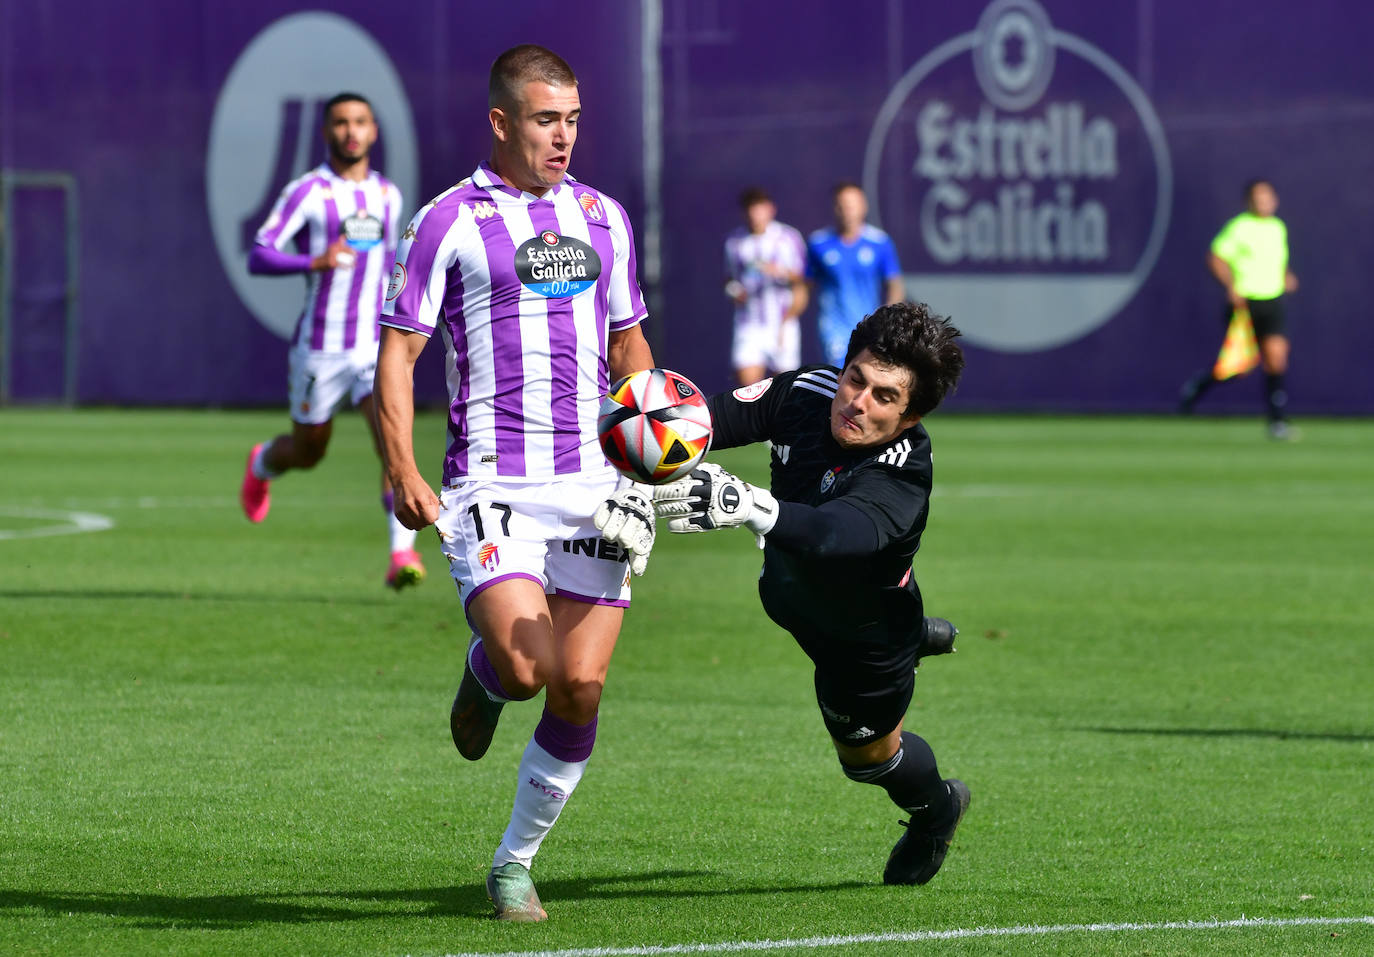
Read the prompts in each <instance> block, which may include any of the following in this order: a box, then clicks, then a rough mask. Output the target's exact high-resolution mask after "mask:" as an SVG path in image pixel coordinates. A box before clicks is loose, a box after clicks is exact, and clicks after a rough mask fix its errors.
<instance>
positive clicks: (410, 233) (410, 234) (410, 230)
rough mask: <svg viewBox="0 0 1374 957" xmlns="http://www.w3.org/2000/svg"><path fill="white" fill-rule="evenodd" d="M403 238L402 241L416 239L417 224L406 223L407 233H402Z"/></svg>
mask: <svg viewBox="0 0 1374 957" xmlns="http://www.w3.org/2000/svg"><path fill="white" fill-rule="evenodd" d="M401 238H402V239H414V238H415V224H414V223H406V231H405V232H403V233H401Z"/></svg>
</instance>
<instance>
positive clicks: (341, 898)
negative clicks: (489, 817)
mask: <svg viewBox="0 0 1374 957" xmlns="http://www.w3.org/2000/svg"><path fill="white" fill-rule="evenodd" d="M712 877H713V875H712V874H711V872H709V871H652V872H649V873H644V874H620V875H615V876H606V877H580V878H563V879H561V880H560V879H554V880H549V881H540V882H539V892H540V895H541V896H542V897H543V898H544V899H545V901H546V902H548V903H549V904H556V903H557V902H559V901H576V900H612V899H617V898H634V897H646V898H654V899H656V900H662V899H663V898H683V899H691V898H696V897H717V896H725V895H730V896H732V897H735V896H739V895H741V894H744V895H750V894H759V895H768V896H772V895H775V894H785V893H807V892H812V891H826V890H845V889H852V888H860V887H867V886H870V885H868V884H866V883H863V882H859V881H840V882H836V883H833V884H820V885H792V886H786V887H779V886H776V885H768V886H745V887H740V886H738V885H728V884H720V883H718V882H715V881H712V880H710V879H711V878H712ZM703 878H705V879H707V880H705V881H703V880H702V879H703ZM665 882H666V885H667V886H665ZM705 883H711V884H712V885H713V886H709V887H708V886H702V885H703V884H705ZM873 886H878V885H876V884H875V885H873ZM26 911H38V912H39V913H41V914H45V915H50V916H68V915H72V914H87V915H93V916H100V917H110V918H115V919H119V920H121V921H129V922H130V923H131V924H132V925H133V926H135V927H141V928H149V929H165V928H172V927H179V928H193V927H194V928H202V929H204V928H209V929H230V928H234V927H243V926H248V925H251V924H263V923H267V924H319V923H346V922H352V921H366V920H394V919H396V918H405V917H417V918H433V917H458V918H464V917H469V918H470V917H482V918H486V917H490V916H491V903H490V902H489V901H488V900H487V895H486V889H485V888H484V887H483V886H482V885H481V883H480V882H473V883H470V884H462V885H459V886H457V887H424V888H410V889H396V890H357V891H348V890H343V891H338V890H331V891H300V892H299V893H295V894H291V893H285V894H205V895H191V896H176V895H173V894H140V893H137V892H126V893H109V892H98V891H42V890H4V889H0V917H5V918H9V919H14V918H17V917H22V916H23V915H24V913H25V912H26Z"/></svg>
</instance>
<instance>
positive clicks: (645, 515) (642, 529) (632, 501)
mask: <svg viewBox="0 0 1374 957" xmlns="http://www.w3.org/2000/svg"><path fill="white" fill-rule="evenodd" d="M653 492H654V490H653V489H651V488H649V486H647V485H639V484H637V483H634V482H631V483H630V485H629V486H628V487H626V488H622V489H619V490H617V491H616V492H615V494H614V495H612V496H611V497H610V498H608V499H606V501H604V502H602V503H601V504H600V505H599V506H598V507H597V509H596V514H595V515H593V516H592V524H593V525H595V526H596V527H597V529H599V530H600V532H601V538H602V539H603V540H604V541H608V542H615V543H616V544H617V545H619V546H620V547H621V548H623V549H625V551H627V552H628V553H629V556H630V571H632V572H634V574H635V575H636V576H639V575H643V574H644V569H646V568H648V567H649V552H651V551H652V550H653V547H654V506H653V499H652V497H651V496H652V495H653Z"/></svg>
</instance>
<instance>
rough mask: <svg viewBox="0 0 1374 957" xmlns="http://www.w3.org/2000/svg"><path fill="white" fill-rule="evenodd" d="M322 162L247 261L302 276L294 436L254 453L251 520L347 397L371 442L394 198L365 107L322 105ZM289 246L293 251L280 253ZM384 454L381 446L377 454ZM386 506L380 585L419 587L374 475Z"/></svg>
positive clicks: (287, 195) (363, 103)
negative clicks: (386, 542)
mask: <svg viewBox="0 0 1374 957" xmlns="http://www.w3.org/2000/svg"><path fill="white" fill-rule="evenodd" d="M324 141H325V144H326V145H327V146H328V149H329V158H328V159H327V160H326V161H325V162H324V163H321V164H320V165H319V166H317V167H316V168H315V169H313V170H311V171H310V172H308V173H306V174H305V175H304V176H302V177H300V178H299V179H296V180H293V181H291V182H290V183H288V184H287V185H286V188H285V189H284V190H282V193H281V196H280V197H279V198H278V200H277V203H276V205H275V206H274V207H273V208H272V212H271V213H270V214H269V215H268V217H267V222H265V223H264V224H263V226H262V228H261V229H260V230H258V235H257V242H256V244H255V245H254V247H253V251H252V252H251V253H250V254H249V257H248V270H249V272H253V273H258V274H265V275H286V274H291V273H304V274H305V275H306V293H305V308H304V309H303V310H302V312H301V317H300V320H299V321H298V322H297V323H296V334H295V337H294V338H293V339H292V342H291V353H290V372H289V383H290V396H291V423H292V425H291V432H290V433H289V434H282V435H278V436H276V437H275V438H273V439H270V440H268V441H266V442H260V443H258V444H257V445H255V446H253V449H252V451H251V452H250V453H249V455H248V464H247V465H246V466H245V468H244V475H243V484H242V486H241V488H240V490H239V501H240V503H241V504H242V505H243V511H244V514H245V515H247V516H248V520H249V521H252V522H261V521H262V520H263V519H264V518H266V517H267V511H268V508H269V507H270V506H271V498H270V495H269V489H268V483H269V482H271V481H272V480H273V479H276V478H280V477H281V476H282V475H283V474H284V473H285V472H287V471H288V470H290V469H309V468H314V467H315V465H316V464H317V463H318V462H319V461H320V459H322V458H324V453H325V450H326V449H327V448H328V447H329V437H330V434H331V433H332V431H333V416H334V408H335V407H336V406H337V405H338V404H339V403H340V402H341V401H342V400H343V398H344V397H345V396H348V397H349V398H350V399H351V400H352V402H353V404H354V405H356V406H357V407H358V409H359V411H360V412H361V413H362V415H363V417H364V418H365V419H366V420H367V424H368V428H369V430H370V431H371V433H372V437H373V442H374V443H376V442H377V424H376V417H375V415H374V414H373V407H372V377H373V373H374V371H375V370H376V366H377V341H378V331H377V314H378V313H379V312H380V311H381V308H382V287H383V285H384V284H385V281H386V276H387V270H388V269H389V268H390V266H391V262H392V258H393V254H394V253H395V251H396V229H397V226H398V225H399V222H400V215H401V192H400V190H398V189H397V188H396V186H395V185H394V184H393V183H391V182H390V181H388V180H387V179H385V178H384V177H383V176H382V175H381V174H380V173H378V172H377V171H376V170H373V169H372V168H371V164H370V161H369V159H368V154H369V152H370V151H371V149H372V145H373V144H374V143H375V142H376V141H377V121H376V118H375V117H374V116H373V113H372V105H371V104H370V103H369V102H368V101H367V100H366V99H365V98H364V97H362V96H360V95H359V94H357V93H340V94H338V95H337V96H335V97H333V98H332V99H330V100H329V102H328V103H326V104H325V107H324ZM292 240H295V245H296V247H297V250H298V251H297V252H295V253H290V252H287V251H286V250H285V247H286V245H287V244H288V243H290V242H291V241H292ZM380 452H381V448H380V445H379V446H378V454H379V455H380ZM382 506H383V508H385V509H386V515H387V522H388V524H389V526H390V551H391V561H390V565H389V566H388V568H387V573H386V583H387V584H388V585H390V586H391V587H392V588H396V589H401V588H404V587H405V586H407V585H413V584H416V583H418V582H419V581H421V580H422V579H423V578H424V574H425V569H424V565H423V564H422V563H421V561H420V555H419V553H418V552H416V551H415V532H414V531H413V530H412V529H409V528H406V527H405V526H404V525H402V524H401V523H400V521H398V520H397V519H396V517H395V516H394V514H393V513H392V496H391V485H390V482H389V481H388V479H387V476H386V473H385V470H383V473H382Z"/></svg>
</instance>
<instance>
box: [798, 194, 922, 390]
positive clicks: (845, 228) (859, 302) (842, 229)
mask: <svg viewBox="0 0 1374 957" xmlns="http://www.w3.org/2000/svg"><path fill="white" fill-rule="evenodd" d="M831 196H832V198H833V200H834V213H835V225H834V227H833V228H831V229H818V230H816V231H815V232H814V233H812V234H811V235H810V236H808V237H807V240H806V278H807V280H808V281H809V282H810V283H811V284H812V285H813V286H814V287H815V290H816V302H817V306H818V308H819V310H820V312H819V318H818V323H819V327H820V335H821V348H822V349H824V350H825V361H826V362H828V363H830V364H831V365H832V366H835V367H836V368H840V367H841V366H843V365H844V359H845V349H846V347H847V346H848V345H849V334H850V333H851V332H853V331H854V327H855V326H856V325H858V323H859V320H860V319H862V318H863V317H864V316H866V315H868V314H869V313H871V312H872V311H873V310H874V309H877V308H878V307H879V306H880V305H890V304H891V303H894V302H901V300H902V299H903V297H904V296H905V292H904V290H903V286H902V270H901V267H900V266H899V265H898V263H897V247H896V246H894V245H893V243H892V238H891V237H890V236H888V234H887V233H885V232H883V231H882V230H881V229H879V228H878V227H877V226H873V225H870V224H869V223H868V222H866V219H867V217H868V198H867V197H866V196H865V195H864V191H863V190H862V189H861V188H859V186H858V184H856V183H848V182H846V183H840V184H839V185H837V186H836V187H835V188H834V190H833V191H832V192H831Z"/></svg>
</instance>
